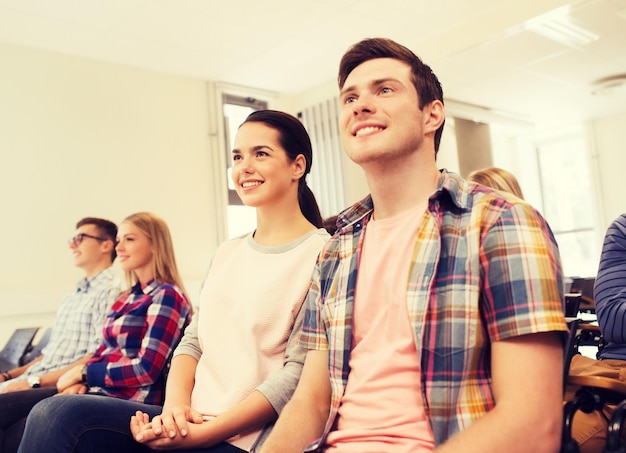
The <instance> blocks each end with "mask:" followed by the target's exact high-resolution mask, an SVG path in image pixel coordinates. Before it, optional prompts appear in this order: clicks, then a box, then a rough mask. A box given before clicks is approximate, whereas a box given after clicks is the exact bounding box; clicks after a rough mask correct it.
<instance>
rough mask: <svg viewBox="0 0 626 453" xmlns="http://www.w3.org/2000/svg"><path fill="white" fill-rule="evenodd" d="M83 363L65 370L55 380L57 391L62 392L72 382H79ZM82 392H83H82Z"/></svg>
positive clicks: (71, 384) (81, 378)
mask: <svg viewBox="0 0 626 453" xmlns="http://www.w3.org/2000/svg"><path fill="white" fill-rule="evenodd" d="M82 368H83V365H77V366H75V367H73V368H70V369H69V370H67V371H66V372H65V373H64V374H63V375H62V376H61V377H60V378H59V380H58V381H57V390H58V392H59V393H63V391H64V390H65V389H67V388H68V387H71V386H73V385H74V384H80V383H81V381H82V380H83V375H82V372H81V370H82ZM83 393H84V392H83Z"/></svg>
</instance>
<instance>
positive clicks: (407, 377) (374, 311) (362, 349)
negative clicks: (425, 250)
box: [326, 205, 434, 453]
mask: <svg viewBox="0 0 626 453" xmlns="http://www.w3.org/2000/svg"><path fill="white" fill-rule="evenodd" d="M425 208H426V206H425V205H424V206H421V207H420V208H419V209H413V210H411V211H408V212H406V213H402V214H400V215H398V216H395V217H392V218H389V219H383V220H371V221H370V222H369V223H368V224H367V232H366V235H365V242H364V245H363V252H362V256H361V261H360V263H359V274H358V280H357V285H356V296H355V304H354V305H355V307H354V318H353V337H352V352H351V354H350V375H349V377H348V384H347V386H346V391H345V394H344V396H343V398H342V401H341V407H340V408H339V414H338V417H337V420H336V425H335V427H336V429H335V430H334V431H332V432H331V433H330V434H329V435H328V438H327V445H328V449H327V450H326V451H329V452H333V453H344V452H345V453H347V452H355V453H356V452H358V453H368V452H372V453H373V452H377V453H379V452H381V451H384V452H388V453H391V452H393V453H396V452H411V453H420V452H430V451H432V450H433V449H434V438H433V434H432V432H431V429H430V425H429V423H428V420H427V419H426V414H425V412H424V405H423V402H422V396H421V385H420V364H419V359H418V356H417V352H416V349H415V342H414V338H413V329H412V328H411V325H410V322H409V316H408V311H407V307H406V285H407V275H408V274H409V267H410V265H411V261H412V260H411V257H412V256H411V255H412V252H413V249H414V247H415V241H416V237H417V230H418V228H419V224H420V221H421V219H422V215H423V213H424V211H425Z"/></svg>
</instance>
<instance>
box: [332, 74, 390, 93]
mask: <svg viewBox="0 0 626 453" xmlns="http://www.w3.org/2000/svg"><path fill="white" fill-rule="evenodd" d="M389 82H396V83H401V82H400V81H399V80H398V79H396V78H393V77H385V78H383V79H376V80H371V81H370V82H368V83H367V86H379V85H383V84H385V83H389ZM355 90H356V86H354V85H350V86H348V87H344V88H343V89H342V90H341V91H340V92H339V96H343V95H344V94H346V93H350V92H352V91H355Z"/></svg>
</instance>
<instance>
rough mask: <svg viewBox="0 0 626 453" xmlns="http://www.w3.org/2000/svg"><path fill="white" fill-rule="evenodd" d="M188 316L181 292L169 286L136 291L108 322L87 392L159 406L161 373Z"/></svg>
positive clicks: (90, 367)
mask: <svg viewBox="0 0 626 453" xmlns="http://www.w3.org/2000/svg"><path fill="white" fill-rule="evenodd" d="M190 311H191V305H190V303H189V301H188V300H187V299H186V298H185V296H184V295H183V293H182V291H181V290H180V289H178V288H177V287H176V286H174V285H172V284H170V283H164V284H159V282H157V281H152V282H150V283H149V284H148V285H147V286H146V287H145V288H143V289H142V288H141V286H140V285H139V284H137V285H135V286H134V287H133V288H132V289H131V290H130V292H129V293H128V294H125V295H124V296H122V297H121V298H120V299H118V300H117V301H116V302H115V303H114V304H113V307H112V308H111V312H110V313H109V314H108V315H107V317H106V319H105V321H104V329H103V337H104V338H103V340H102V344H100V346H99V347H98V349H97V350H96V352H95V354H94V355H93V357H92V358H91V359H90V360H89V362H88V364H87V383H88V385H89V392H90V393H98V394H103V395H107V396H114V397H117V398H122V399H126V400H133V401H138V402H143V403H147V404H161V403H162V399H163V390H164V383H165V382H164V375H163V369H164V367H165V365H166V364H167V361H168V360H169V358H170V357H171V353H172V351H173V350H174V348H175V347H176V345H177V344H178V341H179V339H180V338H181V336H182V333H183V329H184V328H185V326H186V325H187V323H188V321H189V317H190Z"/></svg>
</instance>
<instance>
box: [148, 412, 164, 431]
mask: <svg viewBox="0 0 626 453" xmlns="http://www.w3.org/2000/svg"><path fill="white" fill-rule="evenodd" d="M151 427H152V431H154V433H155V434H161V432H162V430H163V426H162V418H161V416H160V415H157V416H155V417H154V418H153V419H152V424H151Z"/></svg>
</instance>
